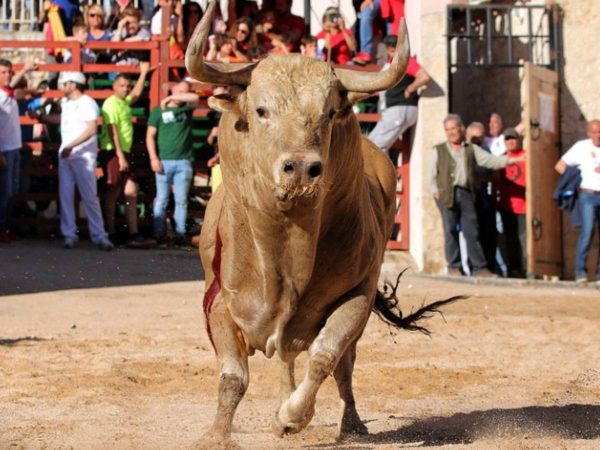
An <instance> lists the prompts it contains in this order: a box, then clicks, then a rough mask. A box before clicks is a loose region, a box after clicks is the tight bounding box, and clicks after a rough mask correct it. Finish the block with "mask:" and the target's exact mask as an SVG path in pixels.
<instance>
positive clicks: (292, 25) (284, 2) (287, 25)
mask: <svg viewBox="0 0 600 450" xmlns="http://www.w3.org/2000/svg"><path fill="white" fill-rule="evenodd" d="M274 12H275V23H274V27H275V28H276V29H277V32H279V33H287V34H288V35H289V36H290V39H291V40H292V42H293V44H294V51H296V50H298V49H299V45H300V39H301V38H302V36H304V34H305V33H306V23H305V22H304V19H303V18H302V17H299V16H295V15H294V14H292V0H275V5H274Z"/></svg>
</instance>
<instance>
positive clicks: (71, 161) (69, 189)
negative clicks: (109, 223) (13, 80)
mask: <svg viewBox="0 0 600 450" xmlns="http://www.w3.org/2000/svg"><path fill="white" fill-rule="evenodd" d="M60 83H62V90H63V91H64V93H65V98H63V100H62V102H61V114H60V134H61V145H60V149H59V150H58V156H59V158H58V161H59V163H58V188H59V196H60V231H61V233H62V235H63V236H64V238H65V239H64V247H65V248H69V249H70V248H73V247H74V246H75V244H76V243H77V241H78V240H79V238H78V235H77V234H78V233H77V224H76V214H75V204H74V203H75V186H77V189H78V190H79V194H80V196H81V201H82V203H83V209H84V211H85V214H86V216H87V218H88V226H89V230H90V237H91V239H92V242H94V243H95V244H96V245H97V246H98V247H99V248H100V249H102V250H106V251H109V250H112V249H113V244H112V243H111V242H110V240H109V239H108V234H107V233H106V230H105V229H104V221H103V219H102V210H101V209H100V202H99V200H98V194H97V186H96V156H97V154H98V141H97V130H98V124H97V122H98V117H99V115H100V110H99V108H98V105H97V104H96V102H95V101H94V100H93V99H92V98H91V97H89V96H87V95H85V94H83V89H84V88H85V76H84V75H83V74H82V73H81V72H64V73H62V74H61V76H60V78H59V84H60ZM57 119H58V117H52V116H46V117H41V120H42V121H44V122H56V121H57Z"/></svg>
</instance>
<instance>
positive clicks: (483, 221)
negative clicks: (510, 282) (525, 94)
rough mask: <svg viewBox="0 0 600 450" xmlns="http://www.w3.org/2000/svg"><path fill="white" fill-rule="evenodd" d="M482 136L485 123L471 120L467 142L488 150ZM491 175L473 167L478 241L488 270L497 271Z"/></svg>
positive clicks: (494, 210)
mask: <svg viewBox="0 0 600 450" xmlns="http://www.w3.org/2000/svg"><path fill="white" fill-rule="evenodd" d="M484 138H485V125H483V124H482V123H481V122H473V123H471V124H470V125H469V126H468V127H467V133H466V140H467V142H468V143H469V144H475V145H479V146H480V147H482V148H483V150H485V151H487V152H489V150H488V149H487V148H485V146H484V145H483V140H484ZM493 175H494V173H493V171H491V170H489V169H486V168H485V167H479V166H477V167H475V186H476V188H475V210H476V211H477V223H478V225H479V241H480V243H481V248H482V250H483V254H484V255H485V260H486V261H487V264H488V267H489V268H490V270H493V272H494V273H498V270H499V268H497V263H496V247H497V231H496V198H495V197H496V196H495V189H494V187H493V184H492V178H493ZM463 260H464V257H463ZM463 267H464V266H463Z"/></svg>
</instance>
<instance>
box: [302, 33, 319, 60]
mask: <svg viewBox="0 0 600 450" xmlns="http://www.w3.org/2000/svg"><path fill="white" fill-rule="evenodd" d="M300 54H301V55H302V56H306V57H307V58H316V57H317V38H315V37H314V36H312V35H310V34H307V35H306V36H302V39H301V40H300Z"/></svg>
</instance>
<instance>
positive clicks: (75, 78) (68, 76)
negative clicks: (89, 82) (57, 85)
mask: <svg viewBox="0 0 600 450" xmlns="http://www.w3.org/2000/svg"><path fill="white" fill-rule="evenodd" d="M60 78H61V79H60V81H62V82H63V83H66V82H67V81H72V82H73V83H77V84H85V75H84V74H82V73H81V72H63V73H62V74H61V77H60Z"/></svg>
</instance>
